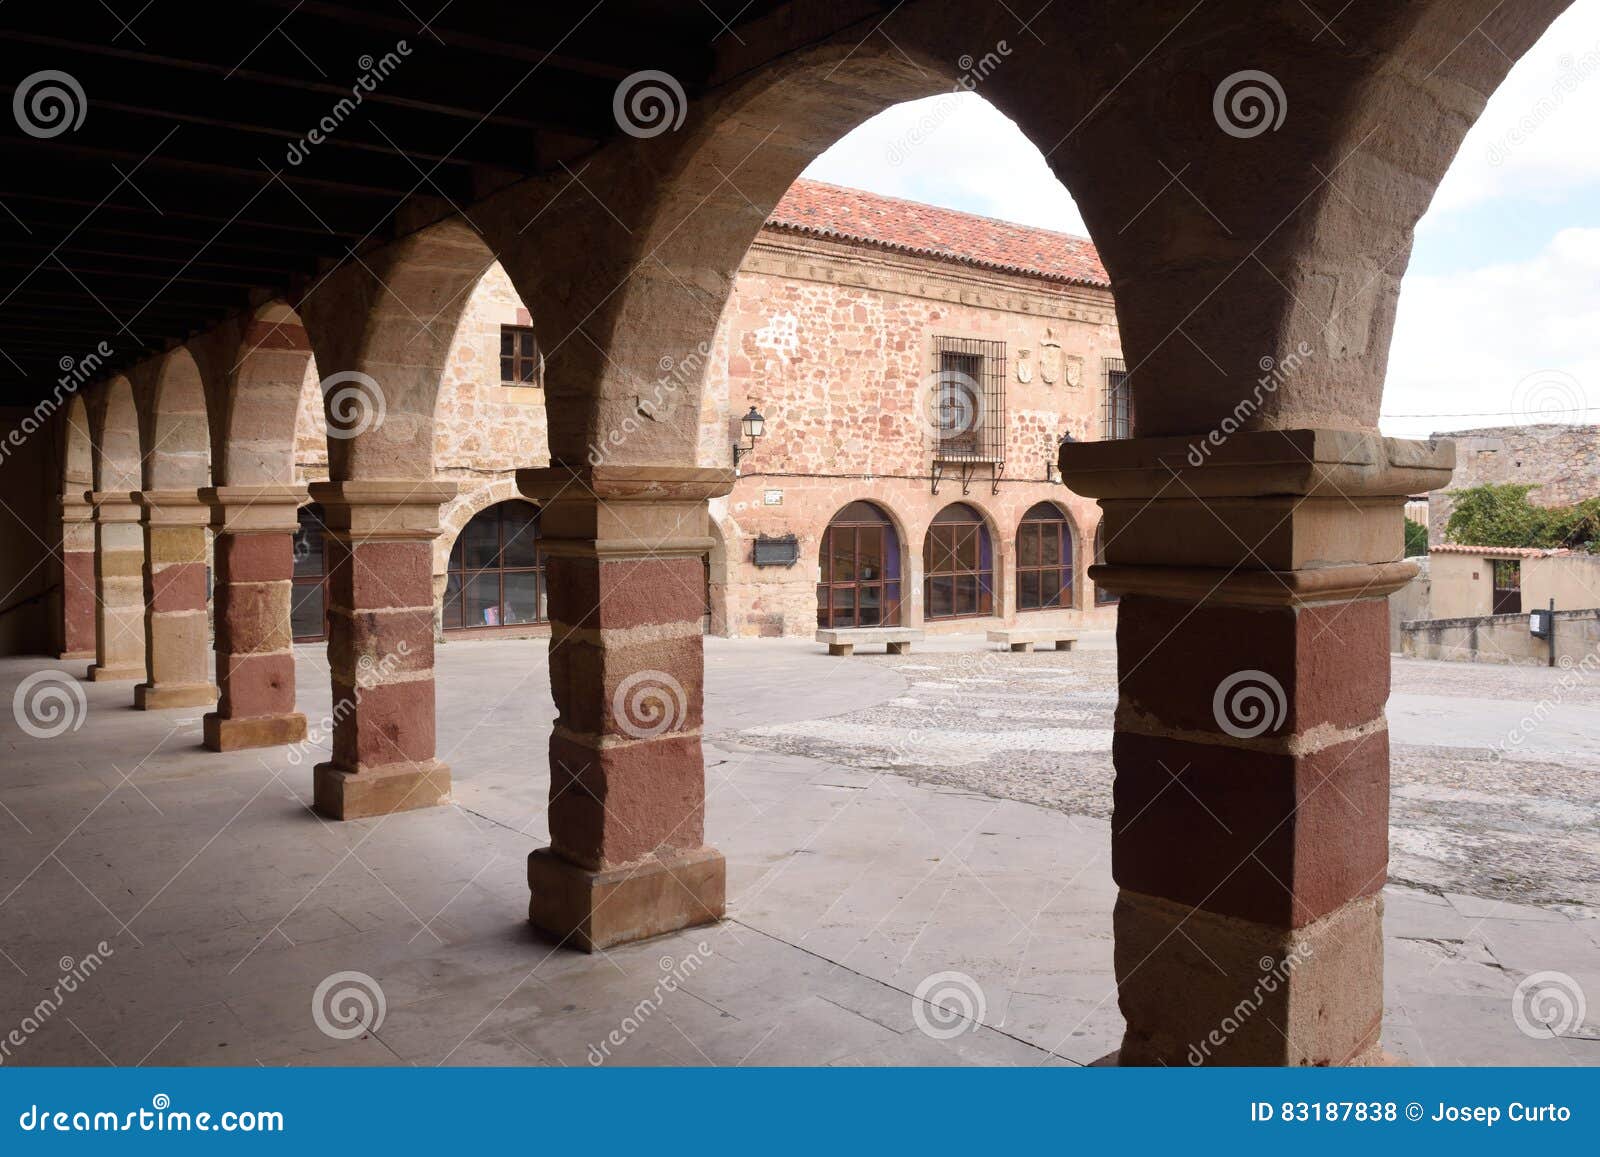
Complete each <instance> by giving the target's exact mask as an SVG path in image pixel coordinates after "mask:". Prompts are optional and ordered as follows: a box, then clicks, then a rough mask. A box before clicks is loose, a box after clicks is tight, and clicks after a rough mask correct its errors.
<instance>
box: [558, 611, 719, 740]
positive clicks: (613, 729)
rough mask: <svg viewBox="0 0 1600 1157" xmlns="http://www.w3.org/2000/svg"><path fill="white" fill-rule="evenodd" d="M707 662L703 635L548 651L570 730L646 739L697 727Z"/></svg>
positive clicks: (576, 645) (573, 642) (574, 644)
mask: <svg viewBox="0 0 1600 1157" xmlns="http://www.w3.org/2000/svg"><path fill="white" fill-rule="evenodd" d="M704 684H705V658H704V654H703V652H702V649H701V639H700V636H698V635H695V636H693V637H690V638H682V637H679V638H671V639H663V640H660V641H657V642H651V643H634V644H630V645H627V646H621V645H617V644H608V645H606V646H600V645H598V644H594V643H585V642H579V641H576V640H573V639H568V640H567V641H565V642H562V643H558V644H555V645H553V646H552V647H551V650H550V685H551V694H552V696H553V697H554V699H555V702H556V708H557V709H558V710H559V711H560V713H561V722H562V724H563V725H564V726H566V727H568V728H570V729H571V730H573V731H580V732H586V733H589V734H606V735H618V736H624V737H627V738H633V739H643V738H651V737H654V736H657V735H663V734H668V733H673V732H680V731H690V730H694V729H696V728H698V727H699V726H700V725H701V722H702V718H703V708H704V693H703V687H704Z"/></svg>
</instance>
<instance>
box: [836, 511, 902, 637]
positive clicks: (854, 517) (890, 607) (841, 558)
mask: <svg viewBox="0 0 1600 1157" xmlns="http://www.w3.org/2000/svg"><path fill="white" fill-rule="evenodd" d="M818 562H819V564H820V569H821V579H822V581H821V582H819V583H818V584H817V626H819V627H823V628H828V627H897V626H899V625H900V536H899V535H898V534H896V533H895V530H894V523H892V522H890V521H889V516H888V515H887V514H885V513H884V512H883V511H882V510H880V509H878V508H877V507H876V506H874V505H873V504H872V503H870V502H852V503H851V504H850V505H849V506H846V507H845V508H844V509H843V510H841V511H839V513H838V514H836V515H834V516H833V521H832V522H830V523H828V529H827V530H825V531H823V532H822V548H821V551H820V557H819V559H818Z"/></svg>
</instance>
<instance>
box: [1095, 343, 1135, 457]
mask: <svg viewBox="0 0 1600 1157" xmlns="http://www.w3.org/2000/svg"><path fill="white" fill-rule="evenodd" d="M1100 437H1102V438H1104V439H1106V440H1108V441H1111V440H1116V439H1121V438H1131V437H1133V386H1132V384H1131V383H1130V382H1129V381H1128V363H1127V362H1125V361H1124V360H1123V359H1121V358H1107V359H1106V361H1105V385H1104V388H1103V393H1102V396H1101V403H1100Z"/></svg>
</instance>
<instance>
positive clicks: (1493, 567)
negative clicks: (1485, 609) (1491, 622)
mask: <svg viewBox="0 0 1600 1157" xmlns="http://www.w3.org/2000/svg"><path fill="white" fill-rule="evenodd" d="M1489 567H1490V574H1491V576H1492V579H1493V583H1494V590H1493V603H1492V605H1491V608H1490V611H1489V613H1490V614H1494V615H1517V614H1521V613H1522V560H1521V559H1517V558H1494V559H1490V560H1489Z"/></svg>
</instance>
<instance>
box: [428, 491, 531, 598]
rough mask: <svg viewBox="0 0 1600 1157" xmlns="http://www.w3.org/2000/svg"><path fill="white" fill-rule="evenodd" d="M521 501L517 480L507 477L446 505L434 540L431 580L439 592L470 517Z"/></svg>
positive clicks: (461, 494) (459, 496)
mask: <svg viewBox="0 0 1600 1157" xmlns="http://www.w3.org/2000/svg"><path fill="white" fill-rule="evenodd" d="M521 497H522V492H521V491H519V490H518V489H517V480H516V478H514V477H506V478H497V479H495V480H494V481H493V482H491V483H489V484H488V485H487V486H480V487H478V488H477V489H475V490H467V491H463V492H462V493H460V494H458V495H456V497H455V498H453V499H452V500H451V501H450V502H448V503H447V504H445V506H444V507H443V508H442V509H441V510H440V512H439V531H440V533H439V537H437V538H435V539H434V540H433V580H434V585H435V586H436V587H438V588H439V590H440V591H441V592H442V591H443V590H444V577H445V570H446V569H447V567H448V565H449V562H450V552H451V551H452V550H454V549H455V545H456V539H458V538H460V537H461V531H462V530H463V529H464V528H465V527H466V525H467V523H469V522H471V521H472V518H473V516H474V515H476V514H478V513H479V512H480V511H484V510H487V509H489V507H491V506H496V505H498V504H499V503H502V502H506V501H509V500H510V499H513V498H521Z"/></svg>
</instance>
